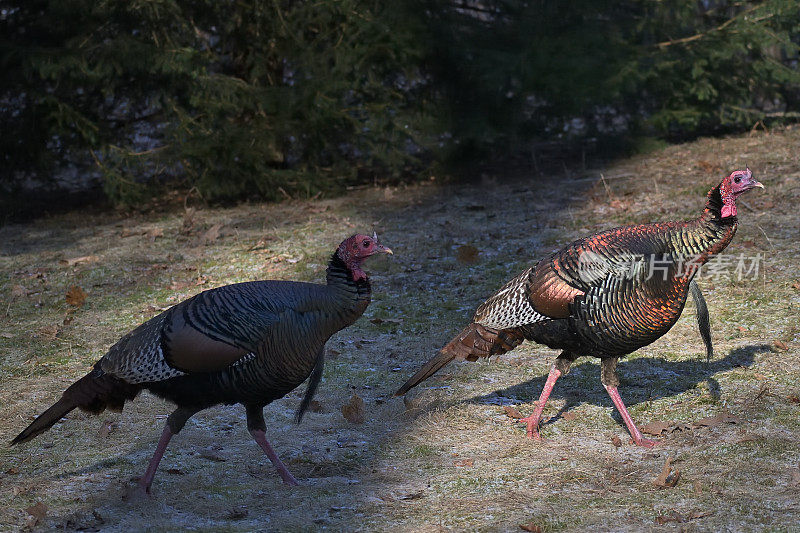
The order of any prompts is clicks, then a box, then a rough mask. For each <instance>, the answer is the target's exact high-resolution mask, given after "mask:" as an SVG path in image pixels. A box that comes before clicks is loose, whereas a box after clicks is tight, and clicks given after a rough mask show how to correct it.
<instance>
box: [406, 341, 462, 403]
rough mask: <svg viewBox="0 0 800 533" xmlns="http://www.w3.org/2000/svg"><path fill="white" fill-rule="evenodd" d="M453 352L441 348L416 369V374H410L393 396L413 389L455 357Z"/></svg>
mask: <svg viewBox="0 0 800 533" xmlns="http://www.w3.org/2000/svg"><path fill="white" fill-rule="evenodd" d="M455 357H456V356H455V354H454V353H449V352H446V351H445V350H442V351H441V352H439V353H438V354H437V355H436V357H434V358H433V359H431V360H430V361H428V362H427V363H425V364H424V365H422V368H420V369H419V371H417V373H416V374H414V375H413V376H411V378H409V380H408V381H406V382H405V383H404V384H403V386H402V387H400V388H399V389H397V392H395V393H394V395H395V396H402V395H403V394H405V393H407V392H408V391H409V390H411V389H413V388H414V387H416V386H417V385H419V384H420V383H422V382H423V381H425V380H426V379H428V378H429V377H431V376H432V375H434V374H435V373H436V372H438V371H439V369H440V368H442V367H443V366H444V365H446V364H447V363H449V362H450V361H452V360H453V359H455Z"/></svg>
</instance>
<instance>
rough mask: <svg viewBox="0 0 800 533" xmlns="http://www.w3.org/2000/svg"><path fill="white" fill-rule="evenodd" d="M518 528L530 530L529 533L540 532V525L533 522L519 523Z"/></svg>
mask: <svg viewBox="0 0 800 533" xmlns="http://www.w3.org/2000/svg"><path fill="white" fill-rule="evenodd" d="M519 528H520V529H521V530H522V531H530V532H531V533H542V526H539V525H536V524H534V523H533V522H531V523H530V524H520V525H519Z"/></svg>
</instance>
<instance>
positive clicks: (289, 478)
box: [250, 429, 300, 486]
mask: <svg viewBox="0 0 800 533" xmlns="http://www.w3.org/2000/svg"><path fill="white" fill-rule="evenodd" d="M250 434H251V435H252V436H253V438H254V439H255V441H256V442H257V443H258V445H259V446H261V449H262V450H264V453H266V454H267V457H269V460H270V461H272V464H273V465H274V466H275V468H277V469H278V474H279V475H280V476H281V479H283V482H284V483H286V484H287V485H294V486H297V485H299V484H300V483H298V482H297V480H296V479H295V478H294V476H293V475H292V474H291V472H289V469H288V468H286V465H284V464H283V462H281V460H280V459H279V458H278V454H276V453H275V450H273V449H272V446H270V445H269V442H268V441H267V436H266V434H265V433H264V432H263V431H261V430H260V429H252V430H250Z"/></svg>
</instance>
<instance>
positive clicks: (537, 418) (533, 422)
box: [519, 365, 561, 441]
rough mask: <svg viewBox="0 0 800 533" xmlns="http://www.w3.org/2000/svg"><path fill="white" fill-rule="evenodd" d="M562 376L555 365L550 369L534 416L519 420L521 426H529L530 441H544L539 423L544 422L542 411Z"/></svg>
mask: <svg viewBox="0 0 800 533" xmlns="http://www.w3.org/2000/svg"><path fill="white" fill-rule="evenodd" d="M560 376H561V371H560V370H559V369H557V368H556V366H555V365H553V368H551V369H550V374H548V376H547V381H546V382H545V384H544V388H543V389H542V393H541V394H540V395H539V401H538V402H537V404H536V409H535V410H534V411H533V414H532V415H531V416H528V417H525V418H521V419H520V420H519V422H520V423H521V424H525V423H526V424H528V438H529V439H533V440H539V441H540V440H542V437H541V436H540V435H539V422H541V420H542V411H544V405H545V404H546V403H547V399H548V398H549V397H550V393H551V392H553V387H554V386H555V384H556V380H557V379H558V378H559V377H560Z"/></svg>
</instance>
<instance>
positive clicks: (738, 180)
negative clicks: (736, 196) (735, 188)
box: [733, 176, 742, 183]
mask: <svg viewBox="0 0 800 533" xmlns="http://www.w3.org/2000/svg"><path fill="white" fill-rule="evenodd" d="M733 181H735V182H736V183H739V182H740V181H742V178H740V177H739V176H736V177H735V178H733Z"/></svg>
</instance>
